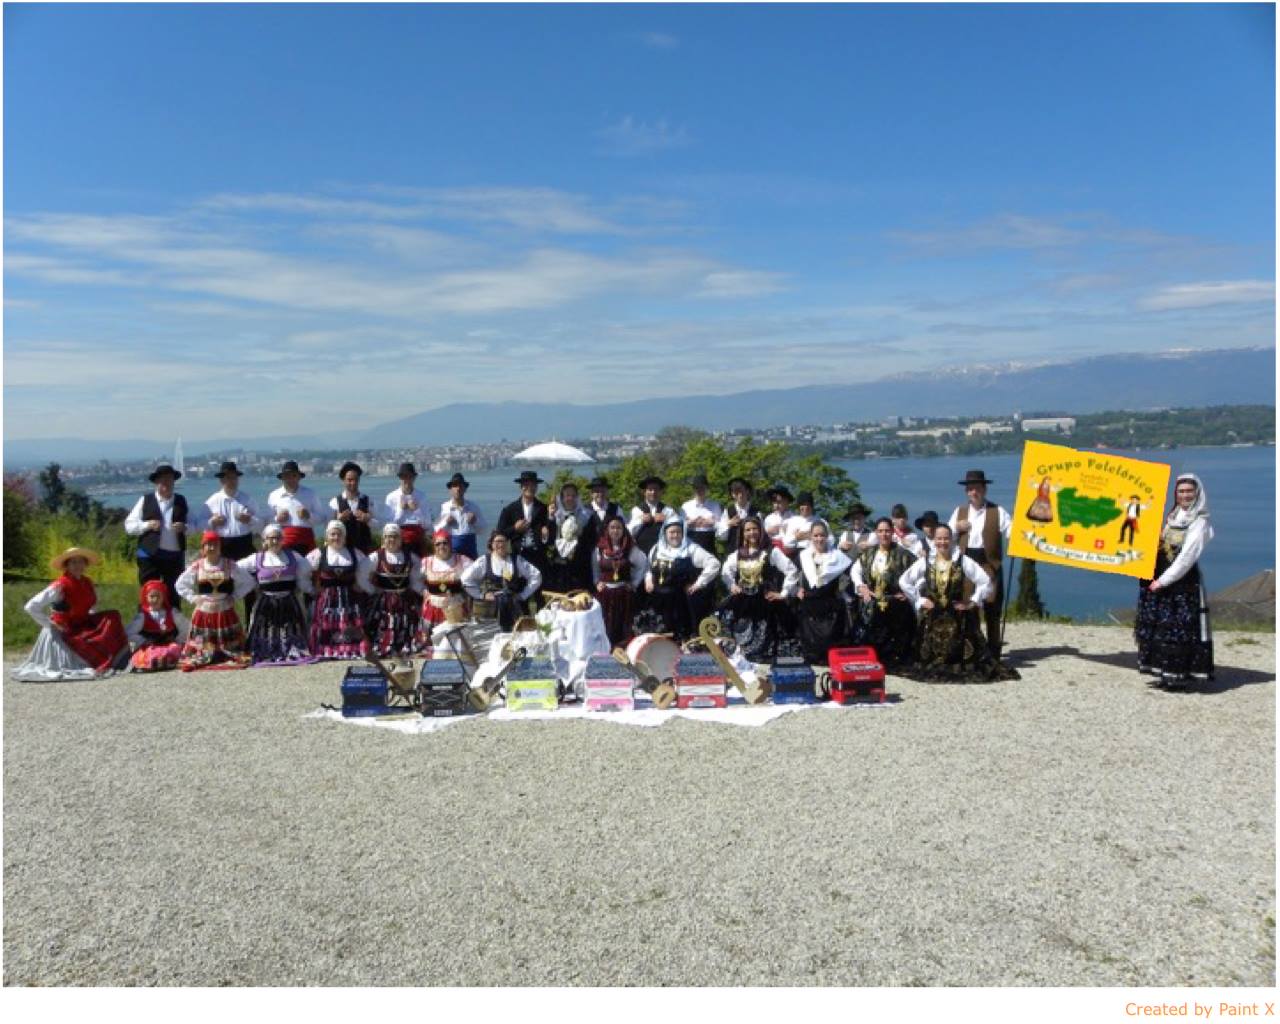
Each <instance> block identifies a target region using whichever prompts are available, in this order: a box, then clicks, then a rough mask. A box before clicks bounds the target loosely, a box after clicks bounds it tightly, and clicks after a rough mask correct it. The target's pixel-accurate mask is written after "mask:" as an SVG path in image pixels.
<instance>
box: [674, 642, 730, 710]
mask: <svg viewBox="0 0 1280 1024" xmlns="http://www.w3.org/2000/svg"><path fill="white" fill-rule="evenodd" d="M727 686H728V683H727V680H726V679H725V676H724V669H722V668H721V667H720V664H719V662H717V661H716V659H715V658H713V657H712V656H711V655H710V654H682V655H680V657H679V658H677V659H676V707H678V708H680V709H681V710H684V709H686V708H723V707H726V706H727V705H728V703H729V698H728V695H727V692H726V690H727Z"/></svg>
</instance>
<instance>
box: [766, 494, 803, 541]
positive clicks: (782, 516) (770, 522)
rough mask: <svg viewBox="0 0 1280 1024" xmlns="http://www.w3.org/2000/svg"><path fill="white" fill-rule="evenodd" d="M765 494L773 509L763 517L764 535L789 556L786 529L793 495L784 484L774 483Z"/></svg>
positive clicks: (793, 499) (793, 498)
mask: <svg viewBox="0 0 1280 1024" xmlns="http://www.w3.org/2000/svg"><path fill="white" fill-rule="evenodd" d="M765 494H766V495H767V496H768V498H769V503H770V504H771V505H773V511H772V512H770V513H769V514H768V515H767V516H765V517H764V532H765V535H766V536H767V537H768V538H769V543H770V544H772V545H773V546H774V547H775V548H777V549H778V550H779V551H781V552H782V553H783V554H784V555H787V556H788V557H790V554H791V553H790V552H789V551H787V542H786V531H787V520H788V519H790V518H791V503H792V502H793V501H795V500H796V498H795V495H794V494H792V493H791V490H790V489H789V488H788V487H787V485H786V484H774V485H773V486H772V487H770V488H769V490H768V491H766V492H765Z"/></svg>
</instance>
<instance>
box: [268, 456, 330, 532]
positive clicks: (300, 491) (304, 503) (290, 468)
mask: <svg viewBox="0 0 1280 1024" xmlns="http://www.w3.org/2000/svg"><path fill="white" fill-rule="evenodd" d="M306 475H307V474H306V473H304V472H302V470H301V469H300V468H299V466H298V464H297V463H296V462H295V461H294V460H293V459H290V460H289V461H288V462H286V463H285V464H284V465H283V466H281V467H280V472H279V473H277V474H276V479H277V480H279V481H280V486H279V487H277V488H276V489H275V490H274V491H272V492H271V493H270V494H268V495H267V507H268V508H270V509H271V514H272V516H274V517H275V521H276V522H277V523H278V524H279V525H280V526H281V527H282V529H283V531H284V546H285V547H286V548H288V549H289V550H290V551H296V552H297V553H298V554H300V555H309V554H311V552H312V551H314V550H315V547H316V524H317V523H319V524H320V529H323V528H324V524H325V514H324V506H323V505H321V504H320V499H319V498H317V497H316V492H315V491H313V490H312V489H311V488H310V487H304V486H303V484H302V480H303V478H304V477H306Z"/></svg>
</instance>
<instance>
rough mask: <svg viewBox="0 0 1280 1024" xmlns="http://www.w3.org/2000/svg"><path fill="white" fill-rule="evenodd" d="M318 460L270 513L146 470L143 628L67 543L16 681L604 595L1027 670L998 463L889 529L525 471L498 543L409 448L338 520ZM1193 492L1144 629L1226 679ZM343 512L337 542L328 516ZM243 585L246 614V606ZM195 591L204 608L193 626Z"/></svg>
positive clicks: (740, 493) (769, 639) (748, 501)
mask: <svg viewBox="0 0 1280 1024" xmlns="http://www.w3.org/2000/svg"><path fill="white" fill-rule="evenodd" d="M305 475H306V474H305V473H303V472H302V471H301V470H300V469H299V467H298V465H297V463H296V462H292V461H290V462H286V463H285V464H284V466H283V468H282V469H281V471H280V473H279V474H278V477H279V479H280V480H281V487H280V488H278V489H277V490H276V491H273V492H272V494H271V495H270V496H269V498H268V499H267V510H266V515H265V516H264V514H263V512H261V511H260V510H259V509H258V507H257V505H256V503H255V502H254V501H253V500H252V499H251V498H250V497H249V496H248V495H245V494H244V493H242V492H241V491H240V490H239V479H240V473H239V471H238V469H237V468H236V465H235V463H234V462H227V463H224V464H223V465H222V467H221V469H220V471H219V473H218V479H219V481H220V489H219V490H218V491H217V492H215V493H214V494H213V495H211V496H210V497H209V499H208V500H207V501H206V502H205V503H204V505H203V506H202V507H198V508H190V507H189V506H188V505H187V503H186V501H185V499H184V497H183V496H182V495H181V494H178V493H176V492H175V490H174V484H175V483H176V481H177V479H178V477H180V476H181V474H180V473H179V472H178V471H177V470H175V469H174V468H173V467H172V466H168V465H162V466H159V467H158V468H157V469H156V471H155V472H154V473H152V474H151V476H150V480H151V482H152V483H153V484H154V485H155V489H154V492H152V493H149V494H146V495H144V496H143V497H142V498H141V499H139V501H138V502H137V504H136V505H135V506H134V508H133V510H132V511H131V512H130V514H129V516H128V518H127V519H126V523H125V526H126V530H127V531H128V532H129V533H130V534H133V535H135V536H137V537H138V538H139V544H138V552H137V556H138V573H139V580H140V584H141V592H140V597H139V609H138V613H137V615H136V616H135V617H134V619H133V621H132V622H130V623H129V625H128V626H127V627H126V626H124V625H123V622H122V620H121V619H120V616H119V615H118V614H117V613H115V612H105V613H99V612H95V611H93V608H94V604H95V601H96V596H95V595H94V592H93V586H92V583H91V582H90V581H89V579H88V577H87V575H86V570H87V569H88V568H89V566H90V564H91V563H92V562H93V560H94V559H95V557H96V556H95V555H94V553H93V552H90V551H87V550H85V549H79V548H75V549H71V550H70V551H68V552H64V554H63V555H61V556H59V557H58V558H57V559H55V560H54V563H53V568H54V570H55V571H56V572H59V573H60V575H59V578H58V579H57V580H55V581H54V583H53V584H52V585H51V586H50V587H48V588H46V590H44V591H42V592H41V593H40V594H37V595H36V596H35V597H34V598H32V599H31V601H30V602H28V604H27V611H28V612H29V613H30V614H31V615H32V617H33V618H35V619H36V621H37V622H39V623H40V624H41V625H42V626H43V627H45V628H44V629H43V630H42V634H41V638H40V640H39V641H38V643H37V646H36V650H35V651H33V653H32V657H31V659H29V661H28V662H27V664H25V665H24V666H22V667H21V668H20V669H19V670H18V673H17V675H18V677H19V678H32V679H44V678H68V677H70V678H79V677H84V678H87V677H90V676H93V675H99V674H103V673H105V672H110V671H112V670H114V669H120V668H123V667H125V666H126V665H131V666H132V668H133V669H134V670H136V671H154V670H157V669H164V668H174V667H176V668H181V669H184V670H188V671H190V670H195V669H202V668H215V667H216V668H242V667H247V666H248V665H251V664H257V665H289V664H301V663H308V662H312V661H316V660H322V659H344V658H362V657H366V656H368V655H370V654H372V655H376V656H389V655H403V654H415V653H423V652H429V651H430V650H431V648H432V639H431V638H432V634H433V631H434V630H435V627H436V626H438V625H439V624H440V623H442V622H445V621H451V622H460V621H465V620H468V619H472V618H473V617H480V618H485V619H491V620H495V622H496V625H497V628H499V629H501V630H503V631H509V630H510V629H511V628H512V627H513V625H514V623H515V621H516V620H517V619H518V618H519V617H520V616H521V615H522V614H524V613H525V612H526V611H528V610H529V609H530V608H532V607H536V606H538V605H541V604H542V603H544V602H545V599H546V596H547V595H549V594H564V593H567V592H570V591H575V590H587V591H590V592H591V593H592V594H593V595H594V596H595V597H596V599H597V600H598V601H599V603H600V606H601V611H602V614H603V618H604V623H605V628H606V631H607V633H608V636H609V639H610V641H611V642H612V643H613V644H615V645H622V644H625V643H626V642H627V641H628V640H629V639H630V638H631V637H632V636H633V635H635V634H637V633H647V632H654V633H668V634H670V635H672V636H673V637H674V638H675V639H677V640H678V641H683V640H686V639H688V638H690V637H691V636H693V635H694V634H696V632H697V627H698V624H699V623H700V622H701V621H702V619H703V618H705V617H706V616H707V615H710V614H715V615H717V616H718V617H719V618H720V620H721V621H722V623H723V624H724V626H725V627H726V628H727V631H728V633H729V634H730V635H731V636H732V637H733V638H734V640H735V641H736V642H737V644H738V645H739V647H740V648H741V650H742V652H743V654H744V655H745V656H746V657H747V658H748V659H750V660H752V661H756V662H768V661H772V660H775V659H776V658H778V657H780V656H787V655H799V656H801V657H803V658H804V659H805V660H806V661H807V662H809V663H821V662H824V661H825V660H826V657H827V652H828V650H830V649H831V648H832V647H836V646H841V645H846V644H855V645H856V644H867V645H870V646H873V647H875V649H876V651H877V653H878V655H879V657H880V660H881V661H882V662H883V663H884V664H885V666H886V667H887V668H889V669H891V670H893V671H897V672H899V673H901V674H905V675H909V676H914V677H916V678H921V679H929V680H956V681H965V680H993V679H1003V678H1016V673H1015V672H1014V671H1013V670H1012V669H1010V668H1008V667H1007V666H1005V665H1004V664H1003V663H1002V662H1001V641H1002V637H1001V605H1002V596H1003V584H1002V580H1001V571H1000V567H1001V564H1002V560H1003V550H1004V543H1005V541H1006V539H1007V537H1008V533H1009V527H1010V522H1011V520H1010V517H1009V514H1008V512H1007V511H1006V510H1004V509H1003V508H1000V507H999V506H997V505H995V504H993V503H991V502H989V501H987V499H986V492H987V487H988V485H989V484H991V483H992V481H990V480H988V479H987V478H986V476H985V474H984V473H983V472H982V471H980V470H972V471H970V472H969V473H968V474H966V476H965V479H964V480H961V481H959V483H960V484H961V486H963V487H964V488H965V493H966V500H965V501H964V502H962V503H961V504H959V505H958V506H957V507H956V509H955V511H954V512H953V513H952V514H951V516H950V518H949V520H948V521H947V522H942V521H941V520H940V519H939V518H938V516H937V514H936V513H934V512H926V513H925V514H924V515H923V516H921V517H920V518H918V519H917V520H915V527H916V529H915V530H912V529H911V528H910V526H909V525H908V514H907V510H906V508H905V507H903V506H901V505H895V506H894V507H893V509H892V512H891V515H889V516H887V517H883V518H880V519H878V520H875V521H874V522H873V523H869V522H868V516H869V513H870V509H868V508H867V507H866V506H865V505H862V504H861V503H857V504H854V505H853V506H852V507H851V508H850V509H848V510H847V512H846V514H845V517H844V526H845V529H843V530H842V531H840V532H839V534H838V535H837V533H836V531H833V529H832V528H831V526H830V525H829V524H828V523H827V521H826V520H824V519H822V518H820V517H818V516H817V515H816V513H815V508H814V499H813V496H812V494H809V493H807V492H801V493H799V494H796V495H793V494H792V493H791V491H790V490H789V489H788V488H787V487H786V486H784V485H775V486H773V487H770V488H769V489H768V490H767V491H766V495H767V498H768V501H769V503H770V505H771V506H772V507H771V509H770V510H769V511H768V512H767V513H766V512H765V511H764V510H763V509H761V508H759V507H757V505H756V504H755V502H754V488H753V487H752V484H751V483H750V482H749V481H747V480H745V479H742V478H735V479H733V480H731V481H730V482H729V485H728V491H729V501H728V502H727V503H726V504H725V505H724V506H721V505H720V504H719V503H718V502H716V501H715V500H713V499H711V498H710V497H709V496H708V492H709V487H708V482H707V479H706V477H705V476H701V475H699V476H697V477H695V478H694V479H693V480H691V481H690V484H691V486H692V489H693V495H694V496H693V497H692V498H691V499H689V500H688V501H686V502H685V503H684V504H683V505H682V506H680V507H678V508H673V507H670V506H668V505H666V504H665V502H664V501H663V493H664V491H665V489H666V483H665V481H663V480H662V479H661V478H660V477H657V476H651V477H649V478H647V479H645V480H644V481H643V482H642V483H641V485H640V490H641V494H640V497H639V500H638V501H637V503H636V505H635V506H634V507H632V508H631V509H630V513H629V515H627V516H626V517H625V518H624V513H623V509H622V508H621V506H619V505H618V504H617V503H616V502H614V501H612V500H611V499H610V494H609V490H610V488H609V483H608V481H607V480H606V479H604V478H603V477H597V478H595V479H593V480H592V481H591V482H590V484H589V485H588V489H589V491H590V493H591V498H590V501H587V502H583V501H581V500H580V497H579V494H578V489H577V487H576V486H575V485H574V484H572V483H570V484H566V485H564V486H563V487H562V488H561V489H560V491H559V493H558V494H557V495H555V496H554V497H553V498H552V500H551V501H550V503H546V502H543V501H542V500H541V499H539V498H538V488H539V486H540V485H542V484H544V483H545V481H544V480H542V479H541V478H540V477H538V475H537V474H536V473H534V472H531V471H526V472H524V473H522V474H521V475H520V476H519V477H518V478H517V479H516V480H515V483H516V484H517V485H518V486H519V488H520V495H519V497H518V498H517V499H516V500H515V501H512V502H511V503H510V504H508V505H507V506H505V507H504V508H503V509H502V510H501V513H500V514H499V517H498V520H497V523H496V525H495V528H494V529H493V531H492V533H491V534H490V536H489V541H488V544H487V549H486V551H485V553H484V554H482V555H481V554H479V553H478V551H477V536H478V535H481V534H482V533H483V532H484V530H485V528H486V524H485V519H484V516H483V514H482V513H481V511H480V509H479V508H478V507H476V506H475V504H474V503H473V502H471V501H469V500H468V499H467V498H466V491H467V488H468V483H467V481H466V479H465V478H464V477H463V476H462V475H461V474H455V475H454V477H453V478H452V479H451V480H450V481H449V482H448V488H449V490H450V492H451V497H450V498H449V500H447V501H445V502H443V503H442V504H441V505H439V506H438V509H439V511H438V513H437V514H435V515H432V514H430V512H429V511H428V508H429V505H430V503H429V502H428V500H427V499H426V498H425V497H424V496H423V495H422V494H421V493H420V492H419V491H418V490H417V489H416V486H415V479H416V476H417V473H416V471H415V470H414V467H413V465H412V464H411V463H405V464H403V465H402V466H401V467H400V471H399V474H398V476H399V478H400V486H399V487H398V488H397V489H396V490H395V491H393V492H392V493H391V494H390V495H388V496H387V497H386V498H385V499H384V500H383V502H382V503H381V504H375V503H374V502H373V500H372V499H370V497H369V496H368V495H365V494H363V493H362V492H361V491H360V487H359V483H360V477H361V475H362V471H361V469H360V467H359V466H358V465H356V464H355V463H350V462H349V463H347V464H346V465H344V466H343V467H342V470H341V472H340V474H339V476H340V478H341V481H342V484H343V490H342V492H341V493H340V494H338V495H337V496H335V497H334V498H333V499H332V500H331V501H330V502H329V503H328V506H327V512H326V508H325V506H323V505H321V504H320V502H319V501H318V500H317V498H316V496H315V494H314V492H313V491H311V490H310V489H309V488H307V487H305V486H303V485H302V484H301V481H302V479H303V478H304V477H305ZM1184 483H1185V484H1187V487H1185V488H1184V486H1183V485H1184ZM1177 486H1178V500H1177V503H1176V504H1175V507H1174V509H1173V511H1172V512H1171V513H1170V515H1169V519H1168V522H1167V523H1166V527H1165V538H1166V544H1165V545H1164V546H1163V547H1162V552H1163V554H1162V559H1163V561H1162V563H1161V565H1160V566H1159V567H1158V569H1159V575H1158V577H1157V579H1155V580H1153V581H1143V590H1142V594H1143V598H1142V601H1141V603H1140V608H1139V616H1138V628H1137V635H1138V640H1139V646H1140V662H1141V664H1142V666H1143V668H1144V670H1147V671H1152V672H1153V673H1155V674H1156V675H1157V676H1158V677H1159V678H1160V679H1161V681H1162V682H1167V683H1170V684H1171V685H1172V684H1174V683H1176V682H1177V680H1178V679H1185V678H1186V677H1187V675H1188V674H1195V673H1200V674H1204V673H1206V672H1207V673H1210V674H1211V672H1212V648H1211V646H1210V645H1209V642H1208V638H1207V636H1201V631H1199V630H1192V629H1191V624H1190V622H1189V621H1183V620H1184V619H1188V617H1189V614H1190V613H1189V611H1188V610H1189V609H1190V608H1191V606H1192V605H1193V604H1194V606H1195V612H1196V614H1197V615H1198V614H1199V612H1200V609H1201V605H1202V604H1203V598H1202V594H1201V593H1200V592H1198V591H1197V597H1196V599H1195V600H1192V599H1191V598H1189V597H1188V596H1187V595H1188V594H1189V593H1190V592H1191V590H1193V589H1195V585H1196V584H1198V574H1196V573H1194V572H1192V570H1193V569H1194V561H1195V559H1196V558H1197V557H1198V555H1199V552H1200V551H1201V550H1202V549H1203V545H1204V543H1205V542H1206V541H1207V540H1208V538H1209V537H1211V536H1212V531H1211V529H1209V528H1208V512H1207V503H1206V502H1205V500H1204V493H1203V487H1202V486H1201V485H1200V483H1199V481H1198V480H1197V479H1196V478H1195V477H1193V476H1187V477H1181V478H1179V480H1178V484H1177ZM1192 490H1194V494H1192V493H1191V491H1192ZM1184 491H1185V492H1186V500H1185V501H1184ZM328 517H331V518H328ZM326 518H328V522H327V524H326V525H325V526H324V528H323V533H322V534H321V536H320V537H319V539H318V543H317V537H316V534H315V530H316V526H317V524H318V523H320V522H321V521H323V520H325V519H326ZM188 529H191V530H200V531H201V538H200V554H199V556H198V557H197V558H196V559H195V560H193V561H192V562H191V563H190V564H184V559H183V551H184V548H185V539H186V538H185V533H186V531H187V530H188ZM917 531H918V532H917ZM255 532H257V533H259V534H260V535H261V538H262V548H261V550H257V549H256V548H255V545H254V541H253V534H254V533H255ZM375 538H380V541H381V542H380V543H376V542H375ZM718 544H719V545H722V546H723V547H722V553H723V557H721V554H719V553H718V550H717V545H718ZM1179 580H1184V581H1186V582H1184V583H1182V584H1181V585H1180V586H1179V585H1175V584H1177V582H1178V581H1179ZM1184 592H1185V593H1184ZM241 599H243V601H244V605H245V610H246V615H247V619H248V627H247V629H246V628H245V627H244V626H243V625H242V623H241V621H240V618H239V616H238V614H237V612H236V602H237V601H238V600H241ZM180 601H185V602H186V603H187V604H189V605H190V607H191V616H190V619H187V618H186V617H185V616H184V615H183V614H182V613H181V612H180V611H179V603H180ZM1184 605H1185V606H1186V607H1185V608H1184V607H1183V606H1184ZM1193 634H1194V635H1193ZM1206 651H1207V654H1206ZM1206 659H1207V660H1206ZM24 673H25V675H24Z"/></svg>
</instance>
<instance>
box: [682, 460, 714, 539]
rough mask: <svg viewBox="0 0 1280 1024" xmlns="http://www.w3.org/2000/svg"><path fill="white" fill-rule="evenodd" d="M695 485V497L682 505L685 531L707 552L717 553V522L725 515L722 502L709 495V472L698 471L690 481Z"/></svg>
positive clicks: (691, 484)
mask: <svg viewBox="0 0 1280 1024" xmlns="http://www.w3.org/2000/svg"><path fill="white" fill-rule="evenodd" d="M689 484H690V486H692V487H693V497H692V498H690V499H689V500H688V501H686V502H685V503H684V504H683V505H681V506H680V514H681V515H683V516H684V522H685V533H686V535H687V536H688V538H689V540H691V541H692V542H693V543H694V544H697V545H698V547H700V548H702V550H703V551H705V552H707V554H710V555H714V554H715V553H716V523H718V522H719V521H720V517H721V516H722V515H724V509H722V508H721V507H720V502H718V501H715V500H714V499H712V498H708V497H707V491H708V490H710V486H711V485H710V484H708V483H707V474H706V473H698V474H697V475H696V476H694V478H693V479H692V480H690V481H689Z"/></svg>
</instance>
